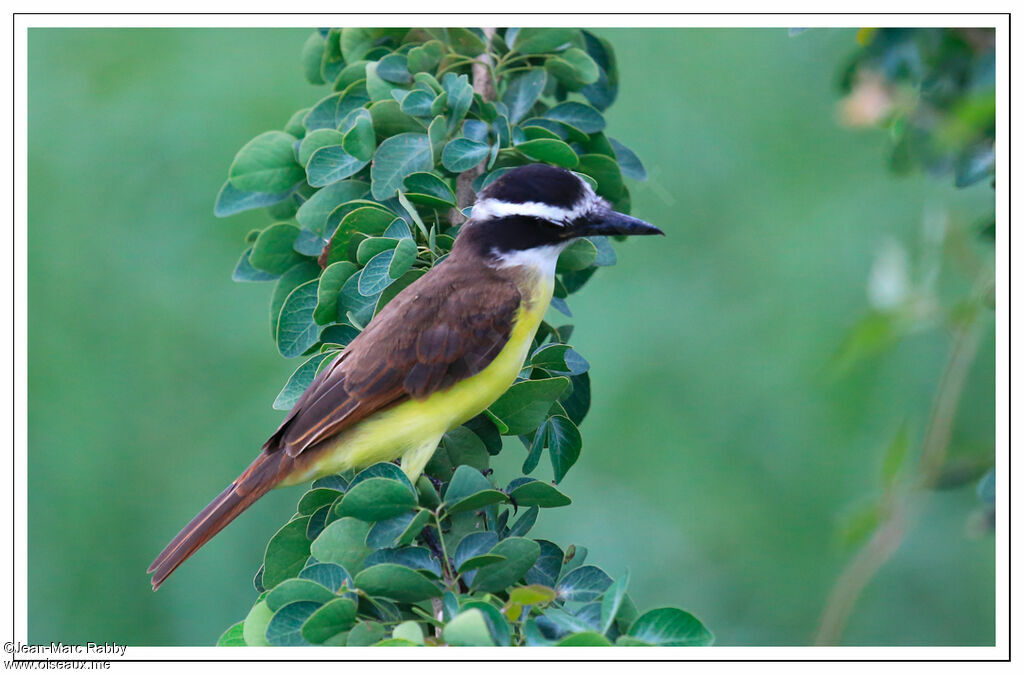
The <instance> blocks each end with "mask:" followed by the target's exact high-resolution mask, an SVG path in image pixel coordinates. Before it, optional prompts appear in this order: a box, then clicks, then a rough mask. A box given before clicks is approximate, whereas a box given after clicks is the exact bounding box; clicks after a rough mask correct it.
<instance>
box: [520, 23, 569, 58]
mask: <svg viewBox="0 0 1024 675" xmlns="http://www.w3.org/2000/svg"><path fill="white" fill-rule="evenodd" d="M579 40H580V31H579V29H577V28H529V27H528V28H520V29H519V32H518V33H517V34H516V37H515V40H513V42H512V44H511V45H509V47H511V48H512V50H513V51H515V52H518V53H520V54H542V53H544V52H552V51H556V50H558V49H561V48H562V47H566V46H569V45H571V44H573V43H575V42H578V41H579Z"/></svg>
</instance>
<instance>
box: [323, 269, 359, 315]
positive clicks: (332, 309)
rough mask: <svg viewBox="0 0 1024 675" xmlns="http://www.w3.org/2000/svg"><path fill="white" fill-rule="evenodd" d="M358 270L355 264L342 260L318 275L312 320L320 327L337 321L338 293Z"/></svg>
mask: <svg viewBox="0 0 1024 675" xmlns="http://www.w3.org/2000/svg"><path fill="white" fill-rule="evenodd" d="M358 270H359V268H358V267H356V265H355V264H353V263H351V262H349V261H347V260H342V261H340V262H336V263H332V264H330V265H328V266H327V268H326V269H325V270H324V271H323V274H321V275H320V283H319V285H318V286H317V290H316V309H314V310H313V320H314V321H316V322H317V323H318V324H320V325H321V326H324V325H327V324H329V323H334V322H335V321H337V320H338V293H340V292H341V288H342V286H344V285H345V282H346V281H348V279H349V277H351V276H352V275H353V274H355V273H356V272H357V271H358Z"/></svg>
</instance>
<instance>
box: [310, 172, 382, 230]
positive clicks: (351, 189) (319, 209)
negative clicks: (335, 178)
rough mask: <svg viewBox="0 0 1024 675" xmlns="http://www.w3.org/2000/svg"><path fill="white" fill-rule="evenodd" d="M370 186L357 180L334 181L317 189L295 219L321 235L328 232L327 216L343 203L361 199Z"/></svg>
mask: <svg viewBox="0 0 1024 675" xmlns="http://www.w3.org/2000/svg"><path fill="white" fill-rule="evenodd" d="M369 189H370V186H369V185H367V184H366V183H363V182H361V181H356V180H346V181H340V182H337V183H332V184H331V185H328V186H326V187H324V188H321V189H319V190H317V191H316V192H315V193H314V194H313V196H312V197H310V198H309V199H308V200H306V201H305V202H304V203H303V204H302V206H300V207H299V210H298V212H296V214H295V219H296V220H297V221H299V224H300V225H302V226H303V227H305V228H308V229H309V230H312V231H313V232H316V233H317V234H319V235H324V234H327V232H326V226H327V217H328V216H329V215H330V214H331V212H332V211H334V209H336V208H338V206H340V205H341V204H344V203H346V202H351V201H353V200H356V199H360V198H361V197H363V196H365V195H366V193H367V192H368V191H369Z"/></svg>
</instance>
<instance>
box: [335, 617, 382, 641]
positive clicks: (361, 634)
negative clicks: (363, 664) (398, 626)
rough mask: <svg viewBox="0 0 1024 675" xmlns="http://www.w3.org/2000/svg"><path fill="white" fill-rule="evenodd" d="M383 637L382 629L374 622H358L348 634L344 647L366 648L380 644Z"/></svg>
mask: <svg viewBox="0 0 1024 675" xmlns="http://www.w3.org/2000/svg"><path fill="white" fill-rule="evenodd" d="M383 637H384V627H383V626H381V625H380V624H379V623H377V622H376V621H360V622H359V623H357V624H356V625H355V627H353V628H352V631H351V632H349V634H348V640H347V641H346V643H345V644H346V646H348V647H368V646H370V645H373V644H376V643H378V642H380V640H381V639H382V638H383Z"/></svg>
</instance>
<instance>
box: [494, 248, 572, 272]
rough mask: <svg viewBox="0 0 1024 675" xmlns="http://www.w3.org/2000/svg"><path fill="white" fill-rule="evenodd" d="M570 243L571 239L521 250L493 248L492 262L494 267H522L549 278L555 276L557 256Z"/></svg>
mask: <svg viewBox="0 0 1024 675" xmlns="http://www.w3.org/2000/svg"><path fill="white" fill-rule="evenodd" d="M571 243H572V241H564V242H560V243H557V244H550V245H548V246H537V247H535V248H528V249H523V250H521V251H501V252H499V251H496V250H495V251H492V255H493V256H494V261H495V262H494V263H493V264H494V266H495V267H524V268H526V269H529V270H530V271H533V272H536V273H537V274H538V275H539V276H540V277H541V278H543V279H550V278H553V277H554V276H555V265H556V264H557V263H558V256H559V255H560V254H561V253H562V251H564V250H565V248H566V247H567V246H568V245H569V244H571Z"/></svg>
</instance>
